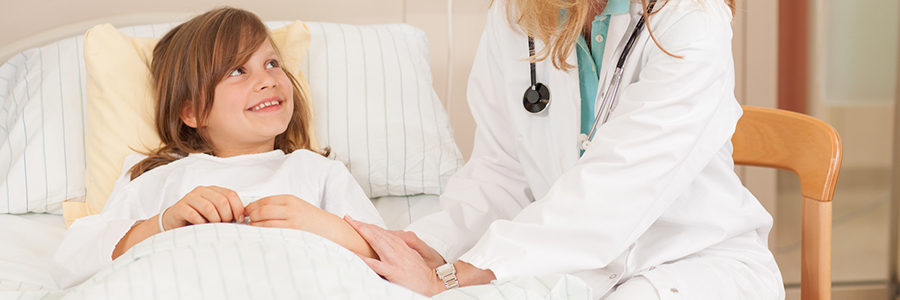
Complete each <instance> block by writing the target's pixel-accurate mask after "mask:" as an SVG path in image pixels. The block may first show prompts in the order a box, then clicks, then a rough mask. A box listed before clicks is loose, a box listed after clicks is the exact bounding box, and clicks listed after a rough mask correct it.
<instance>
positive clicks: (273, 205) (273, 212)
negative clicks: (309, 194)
mask: <svg viewBox="0 0 900 300" xmlns="http://www.w3.org/2000/svg"><path fill="white" fill-rule="evenodd" d="M318 211H320V209H319V208H318V207H315V206H313V205H312V204H309V202H306V201H304V200H303V199H300V198H298V197H297V196H293V195H275V196H269V197H265V198H262V199H259V200H257V201H254V202H251V203H250V204H248V205H247V207H245V208H244V214H245V215H246V216H247V217H249V218H250V225H253V226H260V227H273V228H293V229H299V230H306V231H315V230H314V229H313V228H310V226H315V224H317V223H318V222H316V221H315V219H316V218H317V215H318Z"/></svg>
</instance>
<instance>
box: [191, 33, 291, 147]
mask: <svg viewBox="0 0 900 300" xmlns="http://www.w3.org/2000/svg"><path fill="white" fill-rule="evenodd" d="M185 110H186V112H185V113H184V114H183V116H182V120H184V122H185V124H187V125H188V126H191V127H195V128H196V118H194V114H193V112H191V111H190V110H191V108H186V109H185ZM293 110H294V103H293V89H292V87H291V81H290V79H288V77H287V75H286V74H285V73H284V71H282V70H281V65H280V62H279V61H278V56H277V55H276V54H275V49H273V48H272V45H271V43H270V42H268V41H267V42H264V43H263V44H262V45H261V46H260V47H259V49H257V50H256V52H254V53H253V55H252V56H251V57H250V60H249V61H247V63H245V64H244V65H242V66H240V67H238V68H236V69H234V70H232V71H231V72H230V73H229V74H228V75H227V76H226V77H225V79H223V80H222V81H221V82H219V84H218V85H216V89H215V97H214V99H213V105H212V110H211V111H210V113H209V118H208V119H207V122H206V124H202V125H201V128H202V129H204V130H205V134H206V135H207V137H208V138H209V140H210V142H211V143H212V144H213V146H214V147H215V149H216V150H215V151H216V153H213V154H214V155H216V156H219V157H229V156H236V155H242V154H251V153H262V152H267V151H272V150H274V148H275V137H276V136H277V135H279V134H281V133H283V132H284V131H285V130H286V129H287V126H288V123H290V121H291V115H292V112H293ZM192 123H193V124H192Z"/></svg>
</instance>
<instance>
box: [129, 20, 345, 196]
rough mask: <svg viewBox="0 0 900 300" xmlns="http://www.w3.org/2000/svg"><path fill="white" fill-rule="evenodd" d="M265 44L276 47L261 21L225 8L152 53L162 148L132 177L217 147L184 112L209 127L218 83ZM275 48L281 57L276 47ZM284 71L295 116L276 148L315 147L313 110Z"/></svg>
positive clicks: (186, 26)
mask: <svg viewBox="0 0 900 300" xmlns="http://www.w3.org/2000/svg"><path fill="white" fill-rule="evenodd" d="M263 43H272V40H271V37H270V34H269V31H268V29H267V28H266V26H265V25H264V24H263V22H262V21H261V20H260V19H259V17H257V16H256V15H255V14H253V13H251V12H248V11H244V10H241V9H236V8H231V7H223V8H218V9H214V10H212V11H209V12H206V13H204V14H202V15H199V16H197V17H194V18H193V19H191V20H190V21H187V22H185V23H183V24H181V25H178V26H176V27H175V28H173V29H172V30H171V31H169V32H168V33H166V35H165V36H164V37H163V38H162V39H160V41H159V43H158V44H156V47H155V48H154V49H153V60H152V62H151V64H150V72H151V75H152V77H153V81H154V89H155V91H156V132H157V134H158V135H159V138H160V141H161V142H162V147H160V148H159V149H156V150H153V151H150V153H146V154H147V155H148V156H149V157H147V158H145V159H144V160H143V161H141V162H139V163H138V164H136V165H134V166H133V167H132V168H131V170H130V172H131V179H132V180H134V179H135V178H137V177H138V176H140V175H141V174H143V173H144V172H147V171H149V170H152V169H154V168H156V167H159V166H162V165H165V164H168V163H170V162H173V161H175V160H177V159H179V158H182V157H185V156H187V155H188V154H190V153H210V154H211V153H213V151H215V149H214V148H213V146H212V143H210V141H209V140H207V138H206V137H205V135H204V134H203V132H202V130H200V129H196V128H192V127H190V126H187V125H186V124H184V122H183V121H182V120H181V112H182V109H184V108H185V107H187V105H190V106H191V107H192V108H193V111H194V112H196V113H195V115H196V116H197V123H198V124H205V123H206V120H207V119H208V118H209V113H210V111H211V110H212V105H213V99H214V98H215V89H216V85H218V84H219V82H220V81H222V79H224V78H225V76H226V75H227V74H228V73H229V72H231V70H234V69H236V68H237V67H239V66H241V65H243V64H244V63H246V62H247V61H248V60H249V59H250V57H251V56H252V55H253V53H254V52H255V51H256V49H258V48H259V47H260V46H261V45H262V44H263ZM272 47H273V48H275V52H276V53H278V57H279V58H281V53H280V52H279V50H278V48H277V47H276V45H275V44H274V43H272ZM282 70H283V71H284V72H285V74H287V76H288V78H289V79H290V80H291V85H292V87H293V101H294V112H293V115H292V117H291V121H290V123H289V124H288V127H287V130H285V132H283V133H282V134H280V135H278V136H276V137H275V149H280V150H282V151H284V152H285V153H291V152H293V151H294V150H297V149H309V150H312V151H316V152H318V153H320V154H323V155H326V156H327V155H328V153H327V152H328V150H327V149H326V150H325V153H323V152H320V151H318V150H316V149H315V147H317V145H316V142H315V140H314V139H313V130H312V125H313V123H312V107H311V106H310V100H309V97H308V95H306V94H303V93H302V92H301V91H302V89H300V88H299V86H300V84H299V82H298V81H297V79H296V78H295V77H294V76H293V75H291V72H289V71H288V70H284V66H283V65H282Z"/></svg>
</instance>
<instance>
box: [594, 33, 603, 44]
mask: <svg viewBox="0 0 900 300" xmlns="http://www.w3.org/2000/svg"><path fill="white" fill-rule="evenodd" d="M594 39H595V40H597V42H598V43H602V42H603V35H601V34H598V35H597V36H596V37H594Z"/></svg>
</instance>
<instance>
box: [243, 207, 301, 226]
mask: <svg viewBox="0 0 900 300" xmlns="http://www.w3.org/2000/svg"><path fill="white" fill-rule="evenodd" d="M248 211H249V212H250V214H249V215H248V217H250V220H253V221H254V222H255V221H264V220H287V219H288V218H290V217H291V215H290V214H291V212H290V210H289V209H287V207H285V206H282V205H266V206H259V207H257V208H255V209H254V210H252V211H250V210H248Z"/></svg>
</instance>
